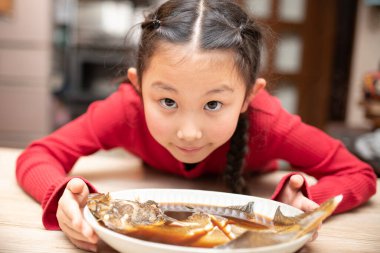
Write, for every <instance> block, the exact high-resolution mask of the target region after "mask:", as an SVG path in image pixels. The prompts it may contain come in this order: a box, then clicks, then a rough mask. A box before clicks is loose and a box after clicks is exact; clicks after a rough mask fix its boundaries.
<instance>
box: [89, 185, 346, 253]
mask: <svg viewBox="0 0 380 253" xmlns="http://www.w3.org/2000/svg"><path fill="white" fill-rule="evenodd" d="M341 200H342V195H339V196H336V197H334V198H331V199H329V200H327V201H326V202H325V203H323V204H322V205H321V206H320V207H319V208H318V209H315V210H314V211H312V212H308V213H302V214H300V215H297V216H292V217H288V216H285V215H284V214H283V213H282V212H281V210H280V207H278V208H277V210H276V213H275V216H274V218H273V219H270V218H267V217H264V216H262V215H260V214H257V213H255V211H254V203H253V202H249V203H247V204H246V205H244V206H229V207H220V206H208V205H198V204H186V203H156V202H154V201H152V200H149V201H146V202H139V201H133V200H125V199H112V198H111V196H110V195H109V194H104V193H94V194H90V195H89V198H88V201H87V206H88V208H89V210H90V211H91V213H92V214H93V215H94V216H95V217H96V219H97V220H98V221H99V222H100V223H101V224H102V225H104V226H105V227H107V228H109V229H111V230H113V231H116V232H118V233H122V234H125V235H128V236H131V237H135V238H138V239H142V240H147V241H152V242H160V243H166V244H173V245H181V246H191V247H207V248H212V247H216V248H220V249H233V248H251V247H260V246H268V245H273V244H278V243H283V242H287V241H290V240H294V239H297V238H299V237H301V236H303V235H305V234H307V233H310V232H313V231H314V230H316V229H317V228H318V226H319V224H320V223H321V222H322V221H323V220H324V219H326V218H327V217H328V216H329V215H331V214H332V212H333V211H334V210H335V208H336V207H337V206H338V204H339V203H340V201H341Z"/></svg>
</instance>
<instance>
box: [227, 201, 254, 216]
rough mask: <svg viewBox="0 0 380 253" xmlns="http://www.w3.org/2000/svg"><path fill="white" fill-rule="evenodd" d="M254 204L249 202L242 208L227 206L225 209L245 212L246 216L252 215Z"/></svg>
mask: <svg viewBox="0 0 380 253" xmlns="http://www.w3.org/2000/svg"><path fill="white" fill-rule="evenodd" d="M254 204H255V202H253V201H250V202H248V203H247V204H246V205H243V206H228V207H227V208H230V209H235V210H238V211H241V212H245V213H247V214H253V213H254Z"/></svg>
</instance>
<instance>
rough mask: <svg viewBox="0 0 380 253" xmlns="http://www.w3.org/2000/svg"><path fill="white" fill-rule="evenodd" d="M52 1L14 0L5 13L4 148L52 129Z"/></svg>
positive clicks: (1, 46) (0, 81) (0, 112)
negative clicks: (50, 84) (8, 11)
mask: <svg viewBox="0 0 380 253" xmlns="http://www.w3.org/2000/svg"><path fill="white" fill-rule="evenodd" d="M51 3H52V1H51V0H33V1H30V0H28V1H25V0H14V1H13V3H12V8H13V9H12V11H11V13H10V15H7V16H1V17H0V146H3V147H4V146H6V147H25V145H27V144H28V143H29V142H30V141H31V140H33V139H35V138H39V137H41V136H44V135H45V134H47V133H48V132H49V131H51V127H50V125H51V123H50V122H51V117H50V116H51V112H50V109H49V108H50V107H51V106H50V88H49V77H50V70H51V53H52V48H51V44H52V43H51V40H52V39H51V36H52V32H51V31H52V28H51V24H52V21H51V20H52V18H51Z"/></svg>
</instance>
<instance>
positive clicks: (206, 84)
mask: <svg viewBox="0 0 380 253" xmlns="http://www.w3.org/2000/svg"><path fill="white" fill-rule="evenodd" d="M169 46H170V47H169ZM130 79H131V81H132V80H133V78H130ZM132 82H133V81H132ZM140 91H141V93H142V97H143V103H144V110H145V117H146V122H147V125H148V128H149V131H150V133H151V134H152V136H153V138H154V139H155V140H156V141H157V142H159V143H160V144H161V145H162V146H164V147H165V148H166V149H167V150H168V151H169V152H170V153H171V154H172V155H173V156H174V157H175V158H176V159H178V160H179V161H182V162H184V163H197V162H200V161H202V160H203V159H205V158H206V157H207V156H208V155H209V154H210V153H211V152H213V151H214V150H215V149H216V148H218V147H220V146H221V145H222V144H224V143H225V142H227V141H228V140H229V139H230V138H231V136H232V134H233V133H234V131H235V128H236V125H237V121H238V118H239V114H240V113H242V112H244V111H245V110H246V109H247V105H248V102H249V101H248V99H247V100H245V97H246V87H245V85H244V82H243V80H241V79H240V77H239V73H238V72H237V71H236V70H235V67H234V55H233V53H232V52H225V51H224V52H222V51H212V52H210V51H208V52H200V51H191V50H189V48H188V47H186V46H178V45H172V44H166V47H165V49H164V48H163V47H161V49H159V50H156V53H155V54H154V55H153V56H152V57H151V59H150V62H149V64H148V67H147V68H146V69H145V71H144V73H143V78H142V85H141V86H140Z"/></svg>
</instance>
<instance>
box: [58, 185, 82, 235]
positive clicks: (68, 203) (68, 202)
mask: <svg viewBox="0 0 380 253" xmlns="http://www.w3.org/2000/svg"><path fill="white" fill-rule="evenodd" d="M65 191H68V190H65ZM58 205H59V207H58V209H61V210H62V212H63V214H64V215H65V216H66V217H67V219H68V220H70V222H71V224H72V227H75V228H76V229H77V230H80V229H81V222H82V219H83V217H82V213H81V211H80V207H79V204H78V202H77V201H76V200H75V199H74V198H73V196H72V194H71V193H70V192H65V193H64V194H63V195H62V197H61V199H60V201H59V203H58Z"/></svg>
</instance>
